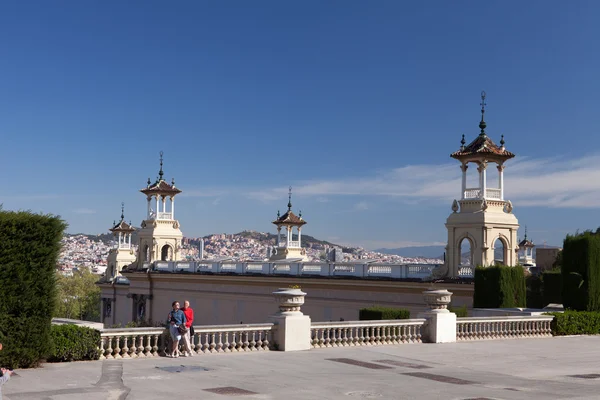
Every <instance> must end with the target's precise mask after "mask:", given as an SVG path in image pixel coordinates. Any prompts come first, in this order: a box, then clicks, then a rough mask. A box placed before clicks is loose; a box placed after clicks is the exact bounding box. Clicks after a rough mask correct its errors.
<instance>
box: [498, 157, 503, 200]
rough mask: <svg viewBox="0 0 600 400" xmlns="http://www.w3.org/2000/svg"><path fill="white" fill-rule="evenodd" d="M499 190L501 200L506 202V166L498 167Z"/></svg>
mask: <svg viewBox="0 0 600 400" xmlns="http://www.w3.org/2000/svg"><path fill="white" fill-rule="evenodd" d="M498 189H500V200H504V165H502V164H501V165H498Z"/></svg>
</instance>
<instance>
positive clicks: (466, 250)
mask: <svg viewBox="0 0 600 400" xmlns="http://www.w3.org/2000/svg"><path fill="white" fill-rule="evenodd" d="M459 249H460V262H459V265H461V266H463V265H464V266H472V265H473V244H472V243H471V240H470V239H469V238H463V239H462V240H461V241H460V246H459Z"/></svg>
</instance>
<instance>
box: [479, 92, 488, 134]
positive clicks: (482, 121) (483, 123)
mask: <svg viewBox="0 0 600 400" xmlns="http://www.w3.org/2000/svg"><path fill="white" fill-rule="evenodd" d="M479 104H480V105H481V122H479V129H481V132H480V133H479V134H480V135H482V136H485V127H486V126H487V125H486V123H485V121H484V120H483V115H484V114H485V106H486V105H487V103H486V102H485V91H484V90H482V91H481V103H479Z"/></svg>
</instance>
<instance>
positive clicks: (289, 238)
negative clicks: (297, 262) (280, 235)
mask: <svg viewBox="0 0 600 400" xmlns="http://www.w3.org/2000/svg"><path fill="white" fill-rule="evenodd" d="M285 229H287V243H286V244H285V247H290V240H292V238H291V236H292V229H291V227H290V226H286V227H285Z"/></svg>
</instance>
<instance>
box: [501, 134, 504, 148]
mask: <svg viewBox="0 0 600 400" xmlns="http://www.w3.org/2000/svg"><path fill="white" fill-rule="evenodd" d="M504 143H505V142H504V135H501V136H500V146H502V147H504Z"/></svg>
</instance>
